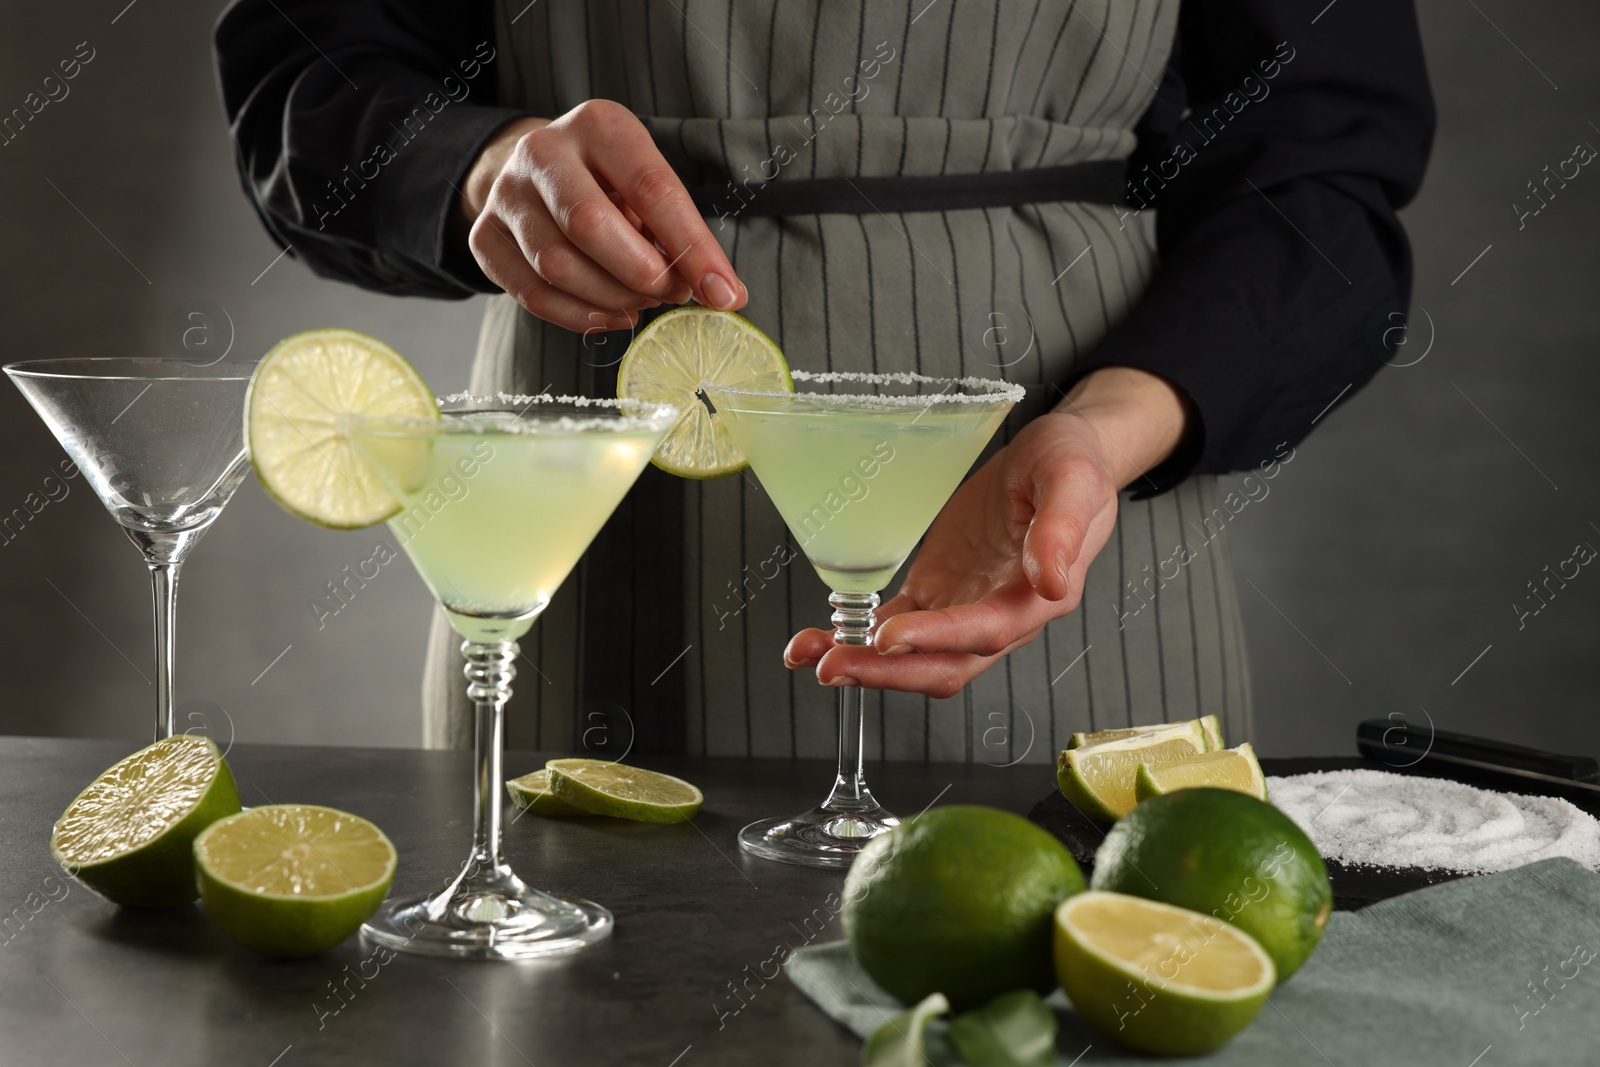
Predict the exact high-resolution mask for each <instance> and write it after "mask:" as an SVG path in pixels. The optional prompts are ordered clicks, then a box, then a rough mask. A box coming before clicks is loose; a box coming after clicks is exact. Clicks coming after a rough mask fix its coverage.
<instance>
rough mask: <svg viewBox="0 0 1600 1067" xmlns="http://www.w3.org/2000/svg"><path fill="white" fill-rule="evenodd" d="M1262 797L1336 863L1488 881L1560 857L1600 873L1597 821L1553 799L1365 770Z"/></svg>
mask: <svg viewBox="0 0 1600 1067" xmlns="http://www.w3.org/2000/svg"><path fill="white" fill-rule="evenodd" d="M1267 791H1268V793H1269V795H1270V797H1271V799H1272V802H1273V803H1274V804H1276V805H1277V806H1278V807H1279V808H1280V809H1282V810H1283V811H1284V812H1285V813H1286V814H1287V815H1288V816H1289V817H1290V818H1292V819H1294V821H1295V822H1297V823H1299V824H1300V827H1301V828H1302V829H1304V830H1305V831H1306V833H1307V834H1308V835H1309V836H1310V838H1311V840H1312V842H1313V843H1314V844H1315V845H1316V846H1317V850H1318V851H1319V852H1321V853H1322V855H1323V856H1325V857H1327V858H1328V859H1333V860H1338V861H1339V862H1340V863H1344V864H1367V865H1369V866H1376V867H1427V868H1436V869H1442V870H1451V871H1465V872H1470V873H1482V874H1488V873H1492V872H1494V871H1505V870H1510V869H1511V868H1513V867H1520V866H1522V865H1523V864H1525V863H1532V862H1534V861H1535V860H1542V859H1549V858H1550V857H1552V856H1566V857H1568V858H1570V859H1574V860H1577V861H1578V862H1579V863H1581V864H1583V865H1584V866H1586V867H1588V868H1589V869H1590V870H1600V822H1597V821H1596V820H1595V818H1594V817H1593V816H1592V815H1589V814H1588V813H1587V812H1584V811H1582V810H1580V809H1579V808H1577V807H1575V806H1573V805H1572V804H1570V803H1568V802H1567V801H1565V800H1560V799H1557V798H1554V797H1536V796H1518V795H1515V794H1511V793H1495V792H1490V791H1489V790H1485V789H1475V788H1473V787H1472V786H1469V785H1463V784H1461V783H1460V782H1452V781H1447V780H1445V779H1441V778H1423V777H1419V776H1416V775H1406V774H1392V773H1389V772H1387V771H1372V770H1349V771H1324V772H1321V773H1317V774H1299V775H1294V776H1293V777H1289V778H1269V779H1267Z"/></svg>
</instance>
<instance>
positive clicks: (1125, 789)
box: [1056, 728, 1205, 821]
mask: <svg viewBox="0 0 1600 1067" xmlns="http://www.w3.org/2000/svg"><path fill="white" fill-rule="evenodd" d="M1196 732H1197V733H1198V728H1197V731H1196ZM1202 745H1203V742H1202V741H1200V740H1198V739H1197V738H1196V737H1190V736H1185V735H1183V734H1151V735H1149V736H1143V737H1130V738H1126V739H1124V740H1122V741H1106V742H1103V743H1101V744H1098V745H1089V746H1088V747H1086V748H1069V749H1067V750H1066V751H1065V752H1063V753H1061V758H1060V759H1059V760H1057V761H1056V784H1057V785H1058V786H1060V787H1061V793H1062V795H1063V796H1065V797H1066V798H1067V799H1068V800H1070V801H1071V802H1072V803H1073V804H1074V805H1076V806H1077V808H1078V809H1079V810H1080V811H1082V812H1083V813H1084V814H1085V815H1088V816H1090V817H1091V818H1096V819H1101V820H1104V821H1111V820H1114V819H1120V818H1121V817H1122V816H1124V815H1126V814H1127V813H1128V812H1130V811H1132V810H1133V806H1134V804H1136V803H1138V797H1137V796H1136V795H1135V794H1134V781H1135V779H1136V778H1137V777H1138V774H1139V764H1141V763H1149V764H1161V763H1170V762H1172V761H1174V760H1181V759H1187V758H1189V757H1192V756H1197V755H1199V754H1200V753H1201V752H1203V751H1205V749H1204V748H1203V747H1202Z"/></svg>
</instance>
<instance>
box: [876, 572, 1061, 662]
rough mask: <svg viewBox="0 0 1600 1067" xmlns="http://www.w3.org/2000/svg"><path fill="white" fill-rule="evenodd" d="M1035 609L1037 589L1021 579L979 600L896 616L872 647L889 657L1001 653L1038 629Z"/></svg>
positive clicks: (882, 626) (886, 623)
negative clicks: (1034, 589) (914, 653)
mask: <svg viewBox="0 0 1600 1067" xmlns="http://www.w3.org/2000/svg"><path fill="white" fill-rule="evenodd" d="M1037 613H1038V603H1037V600H1036V599H1035V597H1034V592H1033V589H1032V588H1030V587H1028V586H1025V585H1023V584H1022V583H1020V582H1017V583H1014V584H1012V585H1008V586H1003V587H1001V588H1000V589H998V590H996V591H995V592H993V593H990V594H989V595H988V596H986V597H984V598H983V599H982V600H980V601H978V602H977V603H975V604H957V605H954V606H952V607H948V608H934V609H931V610H923V611H907V612H903V613H900V614H897V615H895V616H893V617H892V618H890V619H887V620H885V621H884V623H883V624H882V625H881V626H879V627H878V630H877V633H875V634H874V635H873V647H874V648H875V649H876V650H878V651H880V652H882V653H883V654H884V655H887V656H903V655H906V654H909V653H913V652H921V653H940V652H964V653H969V654H971V655H977V656H997V655H999V654H1000V653H1001V652H1002V651H1004V650H1005V649H1006V648H1008V647H1010V646H1011V645H1012V644H1013V643H1015V642H1016V641H1017V640H1018V639H1019V638H1021V637H1022V636H1023V635H1024V634H1026V633H1028V632H1030V631H1032V630H1033V629H1034V628H1035V626H1036V624H1037V620H1036V619H1035V618H1034V616H1035V615H1037Z"/></svg>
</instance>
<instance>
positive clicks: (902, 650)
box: [878, 645, 912, 656]
mask: <svg viewBox="0 0 1600 1067" xmlns="http://www.w3.org/2000/svg"><path fill="white" fill-rule="evenodd" d="M910 651H912V648H911V646H910V645H890V646H889V647H888V648H880V649H878V654H879V655H882V656H903V655H905V654H906V653H907V652H910Z"/></svg>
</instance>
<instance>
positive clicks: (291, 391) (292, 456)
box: [244, 330, 439, 530]
mask: <svg viewBox="0 0 1600 1067" xmlns="http://www.w3.org/2000/svg"><path fill="white" fill-rule="evenodd" d="M345 415H362V416H367V417H369V418H401V419H437V418H438V417H439V406H438V404H437V403H436V402H435V401H434V399H433V391H432V390H431V389H429V388H428V383H426V382H424V381H423V380H422V376H421V375H419V374H418V373H417V372H416V371H415V370H414V369H413V368H412V366H411V364H409V363H407V362H406V361H405V359H404V357H402V356H401V355H400V353H398V352H396V351H395V350H394V349H392V348H390V347H389V346H388V345H386V344H384V343H383V342H382V341H379V340H378V339H376V338H374V337H368V336H367V335H366V334H361V333H356V332H355V331H354V330H310V331H307V332H306V333H297V334H295V335H294V336H293V337H289V338H285V339H284V340H282V341H279V342H278V343H277V345H275V346H274V347H273V349H272V351H270V352H268V353H267V354H266V355H265V356H264V357H262V359H261V362H260V363H259V364H258V365H257V366H256V371H255V374H254V375H252V376H251V378H250V391H249V393H248V394H247V395H246V397H245V410H244V434H245V442H246V444H247V446H248V447H249V450H250V462H251V464H252V465H253V466H254V467H255V470H256V477H257V478H258V479H259V480H260V481H261V486H262V488H263V489H265V490H266V491H267V493H268V495H269V496H271V497H272V499H274V500H276V501H277V502H278V503H279V504H280V505H281V506H282V507H283V508H284V510H285V511H288V512H289V513H290V514H292V515H295V516H297V517H299V518H302V519H305V520H306V521H307V522H314V523H316V524H317V525H318V526H328V527H332V528H333V529H336V530H353V529H356V528H358V527H362V526H371V525H372V524H373V523H375V522H382V521H383V520H384V519H387V518H389V517H390V516H392V515H394V514H396V513H397V512H399V510H400V504H399V502H398V501H396V500H395V498H394V496H393V495H392V494H391V493H390V492H389V490H388V489H387V488H385V486H384V484H383V482H382V480H381V479H380V478H379V477H378V474H377V472H376V471H374V470H372V468H371V467H370V466H369V465H368V464H367V463H366V462H365V461H364V460H362V459H361V458H360V456H358V455H357V454H356V452H355V449H354V447H353V446H352V445H351V443H350V440H349V439H348V438H347V437H346V436H345V435H344V433H343V432H341V430H340V428H339V419H340V417H341V416H345Z"/></svg>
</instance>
